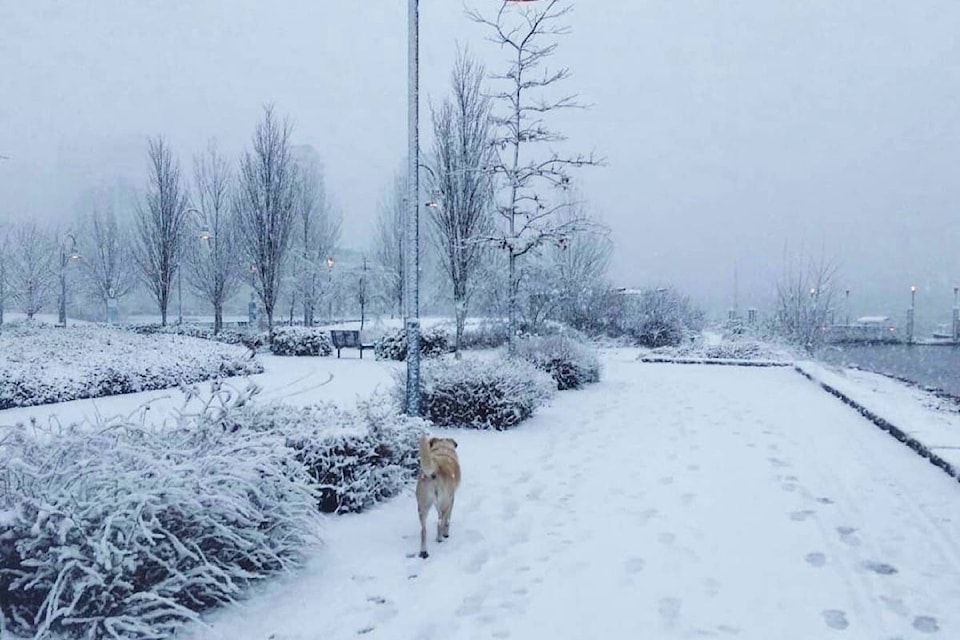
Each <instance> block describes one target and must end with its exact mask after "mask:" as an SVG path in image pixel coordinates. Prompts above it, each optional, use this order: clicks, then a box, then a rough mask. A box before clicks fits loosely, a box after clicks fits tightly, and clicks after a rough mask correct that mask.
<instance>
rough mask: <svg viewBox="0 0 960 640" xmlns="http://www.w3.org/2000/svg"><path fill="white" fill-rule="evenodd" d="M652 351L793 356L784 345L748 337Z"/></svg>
mask: <svg viewBox="0 0 960 640" xmlns="http://www.w3.org/2000/svg"><path fill="white" fill-rule="evenodd" d="M652 353H653V354H654V355H655V356H661V357H667V358H687V359H690V358H700V359H704V360H771V361H789V360H792V359H794V357H795V356H794V355H793V354H791V353H790V350H789V349H788V348H786V347H784V346H781V345H777V344H772V343H766V342H761V341H758V340H751V339H749V338H738V339H735V340H723V341H722V342H719V343H715V344H705V343H704V342H703V341H696V342H693V343H691V344H686V345H681V346H679V347H662V348H659V349H653V351H652Z"/></svg>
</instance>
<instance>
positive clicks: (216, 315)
mask: <svg viewBox="0 0 960 640" xmlns="http://www.w3.org/2000/svg"><path fill="white" fill-rule="evenodd" d="M222 330H223V304H222V303H217V304H215V305H214V306H213V335H217V334H219V333H220V332H221V331H222Z"/></svg>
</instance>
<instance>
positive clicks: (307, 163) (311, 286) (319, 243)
mask: <svg viewBox="0 0 960 640" xmlns="http://www.w3.org/2000/svg"><path fill="white" fill-rule="evenodd" d="M307 149H309V152H308V151H307ZM296 151H298V152H299V153H298V154H297V158H296V163H297V168H298V173H299V179H298V183H297V196H296V201H295V208H296V231H295V233H294V243H295V246H296V250H295V251H294V283H295V293H296V297H298V298H299V299H300V302H301V304H302V306H303V324H304V325H305V326H308V327H309V326H312V325H313V324H314V322H315V317H316V312H317V307H318V305H319V304H320V297H321V294H322V292H323V285H324V282H325V281H326V280H328V278H327V277H326V276H327V275H328V272H329V267H328V266H327V261H328V260H329V259H330V258H331V256H332V255H333V251H334V249H335V248H336V246H337V243H338V242H339V241H340V225H341V219H340V216H339V215H338V214H337V213H336V212H335V211H334V210H333V207H332V206H331V204H330V201H329V200H328V198H327V191H326V185H325V183H324V179H323V171H322V167H321V165H320V162H319V159H318V158H317V157H316V152H315V151H313V149H312V148H303V147H298V148H297V149H296Z"/></svg>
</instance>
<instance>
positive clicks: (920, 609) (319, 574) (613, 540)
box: [184, 351, 960, 640]
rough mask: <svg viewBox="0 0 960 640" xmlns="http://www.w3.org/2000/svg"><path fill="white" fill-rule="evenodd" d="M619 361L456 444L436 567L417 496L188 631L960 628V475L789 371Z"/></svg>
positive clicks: (259, 637)
mask: <svg viewBox="0 0 960 640" xmlns="http://www.w3.org/2000/svg"><path fill="white" fill-rule="evenodd" d="M324 364H326V362H324ZM354 364H359V363H354ZM604 364H605V374H604V376H605V377H604V379H603V381H601V383H599V384H597V385H592V386H590V387H588V388H587V389H585V390H583V391H575V392H564V393H560V394H558V395H557V396H556V397H555V399H554V400H553V401H552V403H551V404H550V405H549V406H547V407H545V408H542V409H541V410H540V411H539V412H538V413H537V414H536V415H535V416H534V417H533V418H532V419H531V420H530V421H529V422H527V423H524V424H523V425H522V426H520V427H519V428H518V429H516V430H513V431H507V432H473V431H448V432H447V433H446V435H451V436H453V437H455V438H456V439H457V440H458V442H459V445H460V446H459V449H458V451H459V455H460V459H461V463H462V467H463V474H464V480H463V484H462V486H461V489H460V492H459V493H458V496H457V503H456V507H455V508H454V512H453V519H452V534H451V538H450V540H449V541H447V542H445V543H443V544H441V545H437V544H436V543H434V542H431V543H430V551H431V556H430V558H429V559H427V560H421V559H419V558H416V557H411V556H412V554H413V553H414V552H415V551H416V550H417V545H418V535H417V528H418V527H417V517H416V507H415V503H414V499H413V497H412V494H411V493H409V492H408V493H407V494H406V495H402V496H400V497H398V498H396V499H394V500H392V501H391V502H389V503H387V504H384V505H382V506H380V507H378V508H376V509H374V510H372V511H371V512H368V513H365V514H361V515H357V516H339V517H331V518H329V519H328V520H327V522H326V527H325V531H324V534H323V535H324V540H325V545H324V546H323V548H321V549H318V550H317V551H316V555H315V558H314V560H313V562H312V566H311V567H310V568H309V569H308V570H306V571H304V572H301V573H298V574H296V575H290V576H286V577H284V578H282V579H278V580H275V581H273V582H271V583H270V584H269V585H267V586H265V587H263V588H261V589H259V590H258V591H257V592H256V593H255V594H253V595H252V597H251V598H250V599H249V600H247V601H244V602H241V603H239V604H237V605H233V606H230V607H227V608H225V609H222V610H220V611H217V612H215V613H213V614H212V615H210V617H209V623H210V626H209V627H207V626H204V627H201V626H197V627H195V628H193V629H192V631H190V632H188V633H186V634H184V635H185V637H189V638H194V639H196V640H200V639H204V640H207V639H209V640H215V639H222V640H227V639H229V640H243V639H250V640H254V639H256V640H263V639H267V638H270V639H272V640H307V639H311V638H325V639H337V638H352V637H356V636H357V634H362V636H363V637H369V638H390V639H394V638H423V639H427V638H438V639H441V638H442V639H444V640H448V639H454V638H491V637H492V638H507V637H511V638H522V639H527V638H571V639H574V638H576V639H578V640H580V639H583V638H700V637H719V638H724V637H730V638H734V637H735V638H740V639H757V640H770V639H772V638H797V639H804V640H806V639H812V638H829V637H834V636H836V637H844V638H863V639H868V638H869V639H888V638H916V637H930V635H929V634H935V635H934V636H933V637H941V638H957V637H960V613H958V611H960V609H958V604H960V517H958V516H957V513H958V509H960V483H957V482H956V481H955V480H953V479H951V478H950V477H948V476H947V475H946V474H944V473H943V472H942V471H940V470H938V469H936V468H934V467H933V466H931V465H930V464H928V463H927V462H926V461H925V460H923V459H922V458H920V457H919V456H917V455H916V454H914V453H913V452H912V451H910V450H909V449H908V448H907V447H905V446H903V445H902V444H900V443H898V442H897V441H895V440H894V439H893V438H891V437H889V436H888V435H886V434H885V433H883V432H882V431H880V430H879V429H877V428H876V427H875V426H874V425H872V424H870V423H869V422H867V421H866V420H864V419H862V418H861V417H859V415H858V414H857V413H856V412H854V411H853V410H851V409H850V408H849V407H846V406H845V405H844V404H842V403H841V402H840V401H838V400H837V399H835V398H833V397H832V396H830V395H828V394H826V393H824V392H823V391H822V390H821V389H819V388H818V387H817V386H816V385H814V384H812V383H811V382H809V381H808V380H806V379H804V378H803V377H801V376H800V375H798V374H797V373H796V372H794V371H792V370H791V369H790V368H767V369H761V368H736V367H706V366H679V365H669V364H643V363H640V362H637V361H636V352H631V351H612V352H609V353H607V354H605V357H604ZM318 392H319V391H318ZM309 393H313V391H310V392H309ZM320 393H322V392H320ZM431 524H433V519H431Z"/></svg>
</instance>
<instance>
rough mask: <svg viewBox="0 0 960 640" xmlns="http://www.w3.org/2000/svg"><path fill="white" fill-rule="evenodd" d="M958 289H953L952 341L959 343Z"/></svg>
mask: <svg viewBox="0 0 960 640" xmlns="http://www.w3.org/2000/svg"><path fill="white" fill-rule="evenodd" d="M958 292H960V287H954V288H953V341H954V342H957V341H960V306H958V305H957V293H958Z"/></svg>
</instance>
